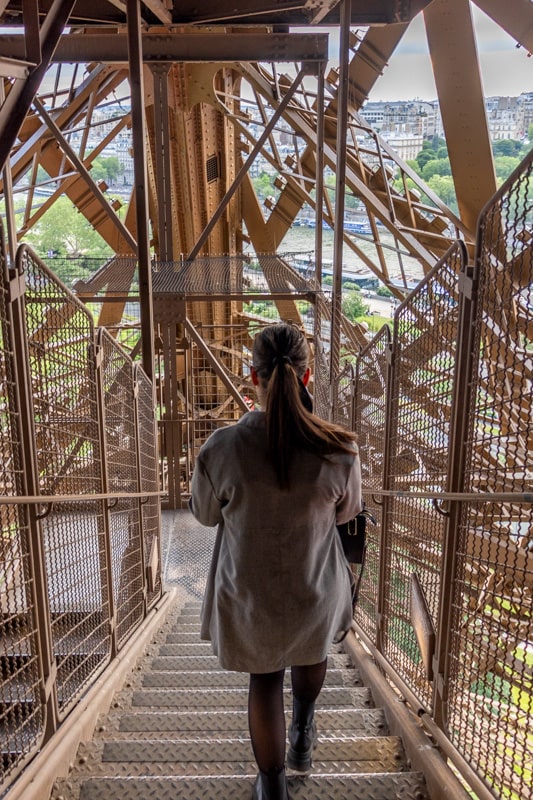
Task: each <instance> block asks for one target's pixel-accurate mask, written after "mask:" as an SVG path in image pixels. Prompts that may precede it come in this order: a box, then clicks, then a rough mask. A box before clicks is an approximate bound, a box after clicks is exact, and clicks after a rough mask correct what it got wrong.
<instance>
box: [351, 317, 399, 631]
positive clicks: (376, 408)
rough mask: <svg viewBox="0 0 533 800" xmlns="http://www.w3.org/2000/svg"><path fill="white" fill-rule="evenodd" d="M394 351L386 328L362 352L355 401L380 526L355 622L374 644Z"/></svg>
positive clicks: (371, 539) (368, 488) (371, 529)
mask: <svg viewBox="0 0 533 800" xmlns="http://www.w3.org/2000/svg"><path fill="white" fill-rule="evenodd" d="M390 347H391V334H390V328H389V327H388V325H385V326H384V327H383V328H382V329H381V330H380V331H379V333H378V334H377V335H376V336H375V337H374V338H373V339H372V341H371V342H370V343H369V344H368V345H367V347H365V348H364V349H363V350H361V353H360V355H359V358H358V359H357V371H356V382H355V398H354V428H355V430H356V431H357V438H358V441H357V444H358V448H359V459H360V462H361V478H362V483H363V489H364V494H363V499H364V503H365V507H366V508H367V509H368V510H369V511H370V512H371V514H372V515H373V517H374V519H375V520H376V523H377V524H376V525H371V524H368V525H367V537H366V542H367V549H366V557H365V567H364V572H363V578H362V580H361V586H360V592H359V602H358V603H357V606H356V608H355V619H356V621H357V622H358V623H359V625H361V627H362V629H363V630H364V631H365V632H366V634H367V635H368V636H369V637H370V638H371V639H372V641H375V640H376V636H377V625H376V613H375V612H376V608H377V604H378V585H379V583H378V582H379V560H380V541H381V513H380V505H379V500H378V501H377V502H376V496H375V495H374V494H373V493H372V490H373V489H374V490H376V491H379V490H380V489H381V488H382V486H383V474H384V466H385V462H384V458H385V423H386V412H387V394H388V386H389V381H388V377H389V355H390Z"/></svg>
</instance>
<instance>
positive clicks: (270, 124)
mask: <svg viewBox="0 0 533 800" xmlns="http://www.w3.org/2000/svg"><path fill="white" fill-rule="evenodd" d="M305 74H306V72H305V70H300V72H299V73H298V75H297V76H296V78H295V79H294V81H293V83H292V84H291V87H290V89H289V90H288V92H287V93H286V95H285V96H284V97H283V99H282V101H281V103H280V104H279V106H278V107H277V108H276V110H275V111H274V114H273V115H272V117H271V118H270V120H269V122H268V125H267V126H266V127H265V129H264V131H263V133H262V134H261V136H260V137H259V139H258V140H257V143H256V145H255V147H254V149H253V150H252V152H251V153H250V155H249V156H248V158H247V159H246V161H245V162H244V164H243V165H242V167H241V168H240V170H239V172H238V173H237V175H236V176H235V180H234V181H233V183H232V184H231V186H230V187H229V189H228V191H227V192H226V194H225V195H224V197H223V198H222V200H221V201H220V204H219V206H218V208H217V210H216V211H215V213H214V214H213V215H212V216H211V218H210V220H209V222H208V223H207V225H206V226H205V228H204V230H203V231H202V233H201V235H200V237H199V239H198V241H197V242H196V244H195V245H194V247H193V249H192V250H191V252H190V253H189V255H188V256H187V259H186V260H187V261H192V260H193V259H195V258H196V256H197V255H198V253H199V252H200V250H201V248H202V247H203V245H204V244H205V242H206V241H207V238H208V236H209V234H210V233H211V231H212V230H213V228H214V227H215V225H216V224H217V222H218V220H219V219H220V217H221V216H222V214H223V213H224V211H225V209H226V207H227V205H228V203H229V201H230V200H231V198H232V197H233V195H234V194H235V192H236V191H237V189H238V188H239V186H240V185H241V183H242V181H243V179H244V176H245V175H246V174H247V173H248V170H249V169H250V166H251V165H252V164H253V162H254V160H255V158H256V156H257V155H258V153H259V152H260V151H261V148H262V147H263V145H264V143H265V142H266V140H267V139H268V137H269V136H270V134H271V133H272V131H273V130H274V127H275V126H276V124H277V122H278V120H279V118H280V117H281V116H282V115H283V112H284V111H285V109H286V108H287V106H288V105H289V103H290V101H291V100H292V98H293V97H294V95H295V93H296V90H297V89H298V87H299V86H300V83H301V82H302V80H303V78H304V76H305Z"/></svg>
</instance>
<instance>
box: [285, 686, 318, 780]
mask: <svg viewBox="0 0 533 800" xmlns="http://www.w3.org/2000/svg"><path fill="white" fill-rule="evenodd" d="M314 717H315V704H314V703H309V702H301V701H300V700H298V699H297V698H296V697H293V701H292V722H291V727H290V728H289V752H288V753H287V766H289V767H290V768H291V769H295V770H296V771H297V772H309V770H310V769H311V764H312V759H311V756H312V754H313V748H314V746H315V744H316V740H317V735H316V723H315V719H314Z"/></svg>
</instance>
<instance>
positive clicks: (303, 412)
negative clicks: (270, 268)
mask: <svg viewBox="0 0 533 800" xmlns="http://www.w3.org/2000/svg"><path fill="white" fill-rule="evenodd" d="M308 363H309V347H308V345H307V341H306V339H305V336H304V335H303V333H302V332H301V331H300V330H299V329H298V328H296V327H295V326H293V325H288V324H286V323H279V324H276V325H269V326H267V327H266V328H264V329H263V330H262V331H261V332H260V333H258V334H257V336H256V337H255V340H254V346H253V365H254V369H255V371H256V372H257V375H258V378H259V380H260V381H261V384H262V386H263V388H264V389H266V403H265V409H264V410H265V412H266V431H267V448H268V454H269V457H270V460H271V461H272V464H273V466H274V469H275V471H276V475H277V478H278V482H279V485H280V487H281V488H283V489H288V488H289V467H290V463H291V459H292V455H293V452H294V450H295V449H296V448H298V447H301V448H303V449H305V450H310V451H311V452H314V453H317V454H318V455H321V456H324V457H327V454H328V453H332V452H335V451H337V452H338V451H340V452H347V453H351V452H353V450H354V448H353V444H354V442H355V441H356V435H355V434H354V433H352V432H351V431H347V430H345V429H344V428H341V427H340V426H338V425H332V424H331V423H329V422H326V421H325V420H322V419H320V418H319V417H317V416H315V415H314V414H313V413H312V412H311V411H309V410H308V409H307V408H306V407H305V405H304V402H303V401H302V396H303V392H305V391H306V390H305V387H304V386H303V383H302V378H303V376H304V375H305V372H306V370H307V366H308Z"/></svg>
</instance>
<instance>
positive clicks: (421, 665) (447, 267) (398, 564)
mask: <svg viewBox="0 0 533 800" xmlns="http://www.w3.org/2000/svg"><path fill="white" fill-rule="evenodd" d="M462 252H463V251H462V249H461V248H460V247H459V244H457V246H456V247H455V248H452V250H451V251H450V253H449V254H447V256H445V257H444V259H443V260H442V261H441V262H439V264H437V265H436V266H435V267H434V268H433V270H432V271H431V272H430V274H429V275H428V278H427V279H426V280H425V281H424V282H423V283H422V284H421V285H420V287H419V288H418V289H416V290H415V291H414V292H413V293H412V294H411V295H409V297H408V298H407V299H406V300H405V301H404V303H402V305H401V306H400V307H399V308H398V310H397V312H396V314H395V318H394V334H393V354H392V359H393V363H392V373H391V387H390V391H391V404H390V428H389V442H388V446H389V447H390V451H389V460H388V463H387V466H386V475H385V487H386V488H388V489H392V490H400V491H402V492H405V494H406V497H400V498H398V497H395V498H390V499H389V500H388V504H387V515H386V521H385V524H386V532H385V554H384V561H383V563H384V564H385V569H386V571H387V574H386V575H385V576H384V581H383V591H384V598H383V608H384V609H385V619H386V623H385V627H384V629H383V631H382V647H383V650H384V652H385V653H386V655H387V657H388V658H389V660H390V661H391V662H392V663H393V664H394V665H395V667H396V669H397V671H398V672H399V674H400V675H401V677H402V678H403V679H404V680H405V681H406V682H407V684H408V685H409V686H410V687H411V688H412V690H413V692H414V693H415V694H416V696H417V697H418V698H420V702H422V703H423V704H424V705H426V706H427V707H428V709H429V708H430V707H431V696H432V690H431V684H430V681H429V679H430V678H431V653H429V658H427V659H426V660H423V659H422V657H421V652H420V649H419V643H418V641H417V637H416V635H415V628H414V626H413V616H412V613H411V607H412V604H411V598H412V593H413V591H414V590H415V588H416V587H417V586H418V587H420V588H421V591H422V595H423V597H424V600H425V603H426V604H427V610H428V611H429V616H430V618H431V620H432V623H433V627H434V628H436V627H437V620H438V605H439V602H438V601H439V591H440V565H441V559H442V543H443V533H444V518H443V517H442V516H441V515H440V514H439V513H438V512H437V511H436V509H435V508H434V507H433V504H432V501H431V500H426V499H419V498H414V497H410V496H409V494H410V493H411V492H413V491H420V492H421V491H423V492H434V493H435V494H438V493H441V492H444V491H445V490H446V486H447V474H448V449H449V432H450V420H451V405H452V390H453V372H454V365H455V361H456V346H457V340H458V319H459V314H458V310H459V294H458V284H459V279H458V278H459V272H460V270H461V265H462ZM424 648H426V649H427V650H430V648H431V644H430V643H428V642H424V643H423V645H422V649H424Z"/></svg>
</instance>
